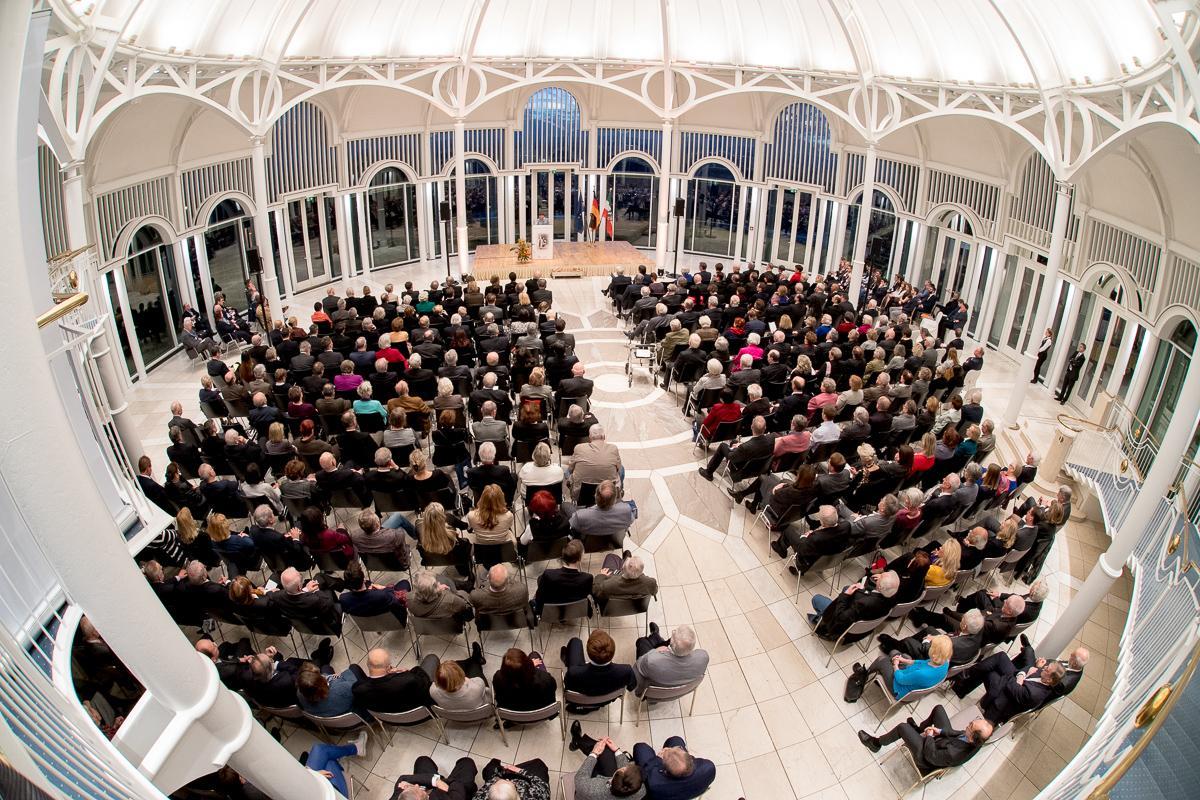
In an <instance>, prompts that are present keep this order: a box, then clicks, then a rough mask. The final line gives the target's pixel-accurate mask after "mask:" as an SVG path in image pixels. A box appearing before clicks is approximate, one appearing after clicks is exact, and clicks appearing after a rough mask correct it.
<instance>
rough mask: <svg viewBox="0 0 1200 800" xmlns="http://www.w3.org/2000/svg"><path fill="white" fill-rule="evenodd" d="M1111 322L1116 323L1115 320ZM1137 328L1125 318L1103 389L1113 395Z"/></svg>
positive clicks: (1130, 352) (1123, 372)
mask: <svg viewBox="0 0 1200 800" xmlns="http://www.w3.org/2000/svg"><path fill="white" fill-rule="evenodd" d="M1113 324H1114V325H1115V324H1116V321H1115V320H1114V321H1113ZM1137 329H1138V326H1137V323H1136V322H1131V321H1130V320H1128V319H1126V320H1125V329H1124V333H1123V334H1122V337H1123V338H1122V339H1121V344H1120V347H1119V349H1118V350H1117V360H1116V363H1114V364H1113V371H1112V374H1111V375H1109V376H1108V386H1106V387H1105V390H1106V391H1107V392H1108V393H1109V394H1111V395H1112V396H1113V397H1117V396H1118V395H1119V394H1120V393H1121V380H1122V379H1123V378H1124V377H1125V370H1126V369H1128V368H1129V357H1130V356H1131V355H1133V340H1134V339H1135V338H1136V337H1137ZM1189 496H1190V495H1189Z"/></svg>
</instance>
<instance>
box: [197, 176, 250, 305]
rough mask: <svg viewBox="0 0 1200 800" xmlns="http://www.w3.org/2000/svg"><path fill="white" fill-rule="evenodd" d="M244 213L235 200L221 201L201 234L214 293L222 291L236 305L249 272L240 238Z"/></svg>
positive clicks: (244, 246)
mask: <svg viewBox="0 0 1200 800" xmlns="http://www.w3.org/2000/svg"><path fill="white" fill-rule="evenodd" d="M245 218H246V211H245V209H243V208H242V206H241V204H240V203H238V202H237V201H236V200H233V199H228V200H222V201H221V202H220V203H218V204H217V206H216V208H214V209H213V211H212V213H211V214H210V215H209V217H208V228H207V229H206V230H205V231H204V248H205V254H206V255H207V256H208V273H209V275H210V276H211V277H212V290H213V294H216V293H217V292H224V293H225V298H226V300H228V301H229V302H231V303H236V298H237V297H238V296H239V295H240V294H242V292H241V291H240V289H241V287H243V286H245V285H246V279H247V278H248V277H250V273H249V271H248V270H247V267H246V245H245V241H244V240H243V237H242V220H243V219H245Z"/></svg>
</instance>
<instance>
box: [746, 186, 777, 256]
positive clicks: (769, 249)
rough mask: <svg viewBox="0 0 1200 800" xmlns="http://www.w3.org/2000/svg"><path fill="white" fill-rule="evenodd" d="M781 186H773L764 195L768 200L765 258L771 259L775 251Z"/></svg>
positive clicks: (765, 227)
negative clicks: (776, 222)
mask: <svg viewBox="0 0 1200 800" xmlns="http://www.w3.org/2000/svg"><path fill="white" fill-rule="evenodd" d="M782 191H783V187H781V186H772V187H771V188H770V189H768V190H767V191H766V194H765V195H764V196H765V197H766V200H767V216H766V218H765V221H764V222H763V249H762V254H763V256H762V257H763V259H764V260H766V261H770V260H771V258H772V254H773V253H774V252H775V249H774V248H775V220H776V219H778V218H779V194H780V192H782ZM751 260H754V259H751Z"/></svg>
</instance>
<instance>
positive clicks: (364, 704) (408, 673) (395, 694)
mask: <svg viewBox="0 0 1200 800" xmlns="http://www.w3.org/2000/svg"><path fill="white" fill-rule="evenodd" d="M437 665H438V657H437V656H436V655H434V654H433V653H429V654H428V655H426V656H425V657H424V658H423V659H422V660H421V663H420V665H419V666H416V667H412V668H411V669H404V668H403V667H400V666H399V665H393V664H392V657H391V654H390V653H388V651H387V650H385V649H383V648H382V647H377V648H375V649H374V650H372V651H371V652H369V653H367V669H366V673H365V674H364V673H363V669H362V667H360V666H358V665H357V664H354V665H352V666H351V667H350V669H351V670H354V671H355V672H357V673H358V680H357V681H356V682H355V684H354V705H355V706H356V707H358V708H364V709H366V710H367V711H383V712H385V713H399V712H403V711H411V710H412V709H414V708H420V707H421V706H427V705H429V703H430V700H429V687H430V686H431V685H432V683H433V676H434V673H435V672H436V671H437Z"/></svg>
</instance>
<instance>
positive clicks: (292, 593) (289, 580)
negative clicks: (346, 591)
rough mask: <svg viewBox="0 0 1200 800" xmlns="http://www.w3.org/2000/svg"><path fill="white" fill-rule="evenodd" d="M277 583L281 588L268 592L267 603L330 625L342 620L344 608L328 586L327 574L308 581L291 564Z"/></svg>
mask: <svg viewBox="0 0 1200 800" xmlns="http://www.w3.org/2000/svg"><path fill="white" fill-rule="evenodd" d="M277 583H278V584H279V586H278V588H276V589H273V590H271V591H269V592H267V595H266V599H267V604H268V605H269V606H271V607H272V608H274V609H276V610H278V611H279V612H280V613H282V614H283V615H284V616H287V617H296V618H299V619H304V620H308V621H310V622H313V623H320V622H325V623H329V624H331V625H332V624H336V623H337V622H340V621H341V618H342V611H341V609H340V608H338V604H337V598H336V597H335V596H334V594H333V590H331V589H328V588H325V586H327V585H328V578H327V577H326V576H325V575H321V576H320V579H318V580H310V581H307V582H306V581H305V580H304V579H303V577H301V575H300V573H299V572H298V571H297V570H296V569H295V568H294V567H288V568H287V569H285V570H284V571H283V573H282V574H280V576H279V580H278V581H277ZM324 641H328V640H324Z"/></svg>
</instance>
